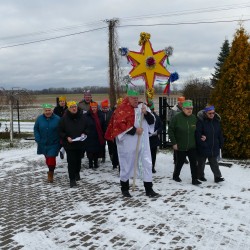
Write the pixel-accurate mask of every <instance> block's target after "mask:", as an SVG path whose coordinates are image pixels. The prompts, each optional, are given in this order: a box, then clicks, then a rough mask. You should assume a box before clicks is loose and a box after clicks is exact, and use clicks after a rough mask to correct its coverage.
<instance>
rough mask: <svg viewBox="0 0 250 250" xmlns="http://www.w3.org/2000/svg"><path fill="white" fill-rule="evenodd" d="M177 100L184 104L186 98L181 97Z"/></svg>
mask: <svg viewBox="0 0 250 250" xmlns="http://www.w3.org/2000/svg"><path fill="white" fill-rule="evenodd" d="M177 100H178V102H184V101H185V97H184V96H179V97H178V99H177Z"/></svg>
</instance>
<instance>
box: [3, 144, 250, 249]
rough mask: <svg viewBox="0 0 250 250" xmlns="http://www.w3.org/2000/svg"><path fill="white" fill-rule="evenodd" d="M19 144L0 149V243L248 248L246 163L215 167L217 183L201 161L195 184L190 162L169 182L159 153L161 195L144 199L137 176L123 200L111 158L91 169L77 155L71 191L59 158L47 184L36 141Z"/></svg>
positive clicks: (167, 159) (168, 163)
mask: <svg viewBox="0 0 250 250" xmlns="http://www.w3.org/2000/svg"><path fill="white" fill-rule="evenodd" d="M25 145H31V146H25ZM21 146H22V149H16V150H14V149H11V150H8V151H0V167H1V171H0V185H1V188H0V200H1V208H0V216H1V222H0V248H1V249H13V250H14V249H27V250H28V249H29V250H33V249H34V250H35V249H38V250H40V249H43V250H44V249H167V250H168V249H185V250H191V249H197V250H200V249H202V250H210V249H211V250H215V249H217V250H223V249H225V250H230V249H232V250H235V249H238V250H249V249H250V228H249V225H250V217H249V207H250V186H249V175H250V169H249V168H246V167H244V166H240V165H236V164H234V165H233V166H232V167H231V168H226V167H221V171H222V174H223V176H224V177H225V179H226V181H225V182H224V183H220V184H215V183H214V182H213V177H212V174H211V170H210V169H209V167H206V177H207V179H208V181H207V182H204V183H203V184H202V185H201V186H200V187H196V186H193V185H191V184H190V183H191V177H190V169H189V166H188V165H185V166H184V167H183V170H182V173H181V178H182V180H183V181H182V183H176V182H174V181H173V180H172V179H171V176H172V171H173V164H172V155H171V154H170V153H166V154H163V153H159V154H158V156H157V157H158V158H157V165H156V169H157V173H156V174H154V189H155V190H156V191H158V192H159V193H160V194H161V197H159V198H158V199H150V198H148V197H146V196H145V192H144V188H143V183H142V181H140V180H137V188H136V190H135V191H134V192H131V194H132V195H133V197H132V198H131V199H129V198H123V197H122V196H121V194H120V187H119V178H118V173H117V171H113V170H112V167H111V163H110V161H107V162H106V163H105V164H103V165H101V166H100V168H98V169H97V170H92V169H88V168H87V167H86V165H87V162H86V159H83V165H82V166H83V167H82V170H81V177H82V179H81V180H80V181H79V182H78V187H77V188H76V189H70V188H69V182H68V174H67V164H66V160H61V159H57V161H58V167H57V169H56V172H55V182H54V183H53V184H48V183H47V181H46V172H47V169H46V167H45V166H44V159H43V157H42V156H37V155H36V147H35V143H34V142H25V143H23V145H21ZM131 183H132V181H131Z"/></svg>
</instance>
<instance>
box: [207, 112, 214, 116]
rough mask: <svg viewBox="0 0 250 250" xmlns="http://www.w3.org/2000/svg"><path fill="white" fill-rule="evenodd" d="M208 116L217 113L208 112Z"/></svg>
mask: <svg viewBox="0 0 250 250" xmlns="http://www.w3.org/2000/svg"><path fill="white" fill-rule="evenodd" d="M207 114H208V115H214V114H215V112H208V113H207Z"/></svg>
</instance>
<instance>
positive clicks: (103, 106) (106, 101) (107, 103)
mask: <svg viewBox="0 0 250 250" xmlns="http://www.w3.org/2000/svg"><path fill="white" fill-rule="evenodd" d="M108 106H109V100H108V99H105V100H103V101H102V102H101V107H102V108H107V107H108Z"/></svg>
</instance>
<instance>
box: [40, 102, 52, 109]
mask: <svg viewBox="0 0 250 250" xmlns="http://www.w3.org/2000/svg"><path fill="white" fill-rule="evenodd" d="M42 108H43V109H52V108H53V105H52V104H49V103H43V104H42Z"/></svg>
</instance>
